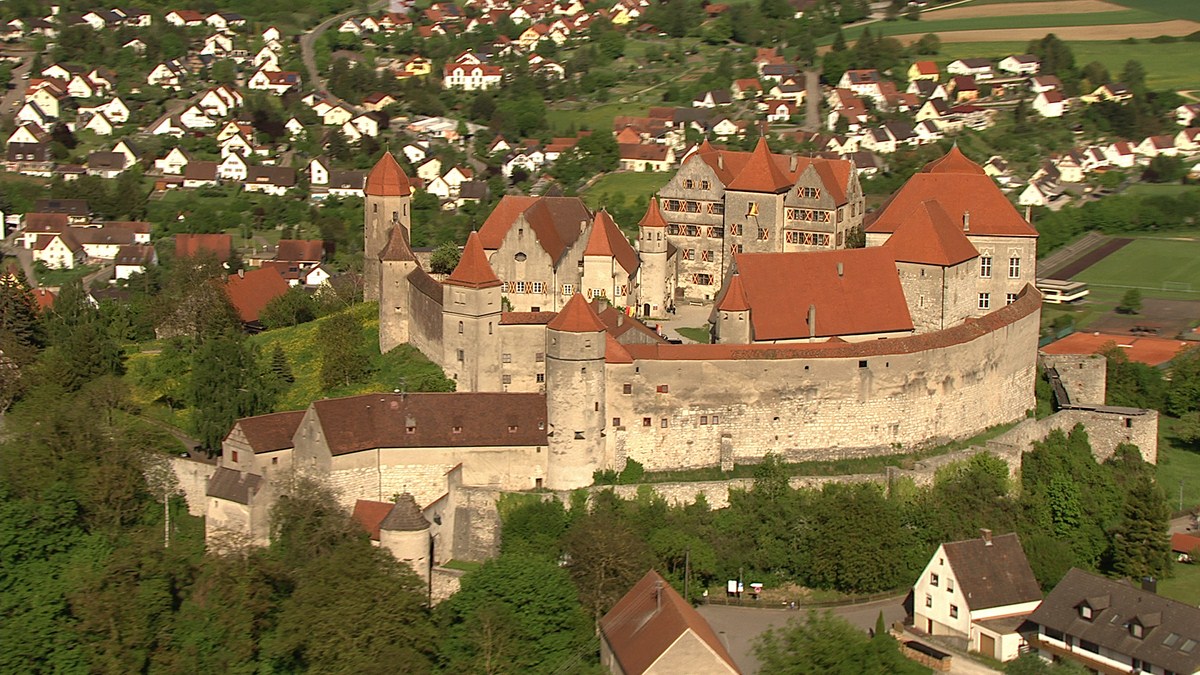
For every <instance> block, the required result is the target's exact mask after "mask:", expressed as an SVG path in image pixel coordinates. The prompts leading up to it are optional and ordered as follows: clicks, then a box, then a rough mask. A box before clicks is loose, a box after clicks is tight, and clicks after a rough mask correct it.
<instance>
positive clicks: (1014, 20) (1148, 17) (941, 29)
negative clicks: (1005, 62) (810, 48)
mask: <svg viewBox="0 0 1200 675" xmlns="http://www.w3.org/2000/svg"><path fill="white" fill-rule="evenodd" d="M1167 18H1169V17H1164V16H1163V15H1161V14H1156V13H1154V12H1148V11H1145V10H1137V9H1125V10H1117V11H1112V12H1095V13H1091V14H1031V15H1013V14H1007V15H1002V16H979V17H974V18H967V19H946V20H938V19H932V20H928V21H926V20H922V21H917V22H913V21H907V20H900V21H879V22H875V23H871V24H867V25H866V26H864V27H862V28H857V29H854V30H850V31H846V33H845V36H846V39H847V40H848V41H851V42H852V41H854V40H856V39H858V36H859V35H861V34H862V31H863V30H864V29H865V28H870V29H871V32H872V33H875V34H879V33H882V34H883V35H885V36H891V37H899V36H902V35H917V36H921V35H924V34H926V33H949V32H958V31H989V30H1009V29H1029V28H1059V27H1063V28H1068V27H1083V26H1109V25H1114V26H1127V25H1128V24H1143V23H1145V24H1153V23H1166V22H1164V19H1167ZM1185 23H1188V24H1191V23H1192V22H1185ZM1196 25H1197V28H1200V24H1196ZM1193 30H1195V29H1193ZM832 39H833V38H832V37H829V38H825V39H824V40H823V41H822V42H823V43H828V42H831V41H832ZM1008 39H1010V40H1011V39H1012V37H1009V38H1008ZM946 41H947V40H946V39H945V38H943V42H946Z"/></svg>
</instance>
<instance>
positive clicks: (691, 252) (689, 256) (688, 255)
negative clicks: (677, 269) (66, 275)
mask: <svg viewBox="0 0 1200 675" xmlns="http://www.w3.org/2000/svg"><path fill="white" fill-rule="evenodd" d="M683 259H684V260H695V259H696V249H694V248H685V249H683Z"/></svg>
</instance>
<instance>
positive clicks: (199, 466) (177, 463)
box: [171, 457, 217, 516]
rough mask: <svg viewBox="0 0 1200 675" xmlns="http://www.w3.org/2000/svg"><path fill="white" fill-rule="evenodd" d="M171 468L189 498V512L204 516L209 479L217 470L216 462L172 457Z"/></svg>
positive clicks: (184, 494)
mask: <svg viewBox="0 0 1200 675" xmlns="http://www.w3.org/2000/svg"><path fill="white" fill-rule="evenodd" d="M171 468H172V469H174V471H175V478H176V479H177V480H179V487H180V489H181V490H182V491H183V496H184V498H185V499H187V505H188V513H189V514H191V515H193V516H203V515H204V514H205V513H206V511H207V510H208V509H207V506H208V500H207V497H206V496H207V492H208V479H209V478H211V477H212V475H213V472H215V471H216V470H217V465H216V464H209V463H207V462H200V461H197V460H194V459H190V458H188V457H172V458H171Z"/></svg>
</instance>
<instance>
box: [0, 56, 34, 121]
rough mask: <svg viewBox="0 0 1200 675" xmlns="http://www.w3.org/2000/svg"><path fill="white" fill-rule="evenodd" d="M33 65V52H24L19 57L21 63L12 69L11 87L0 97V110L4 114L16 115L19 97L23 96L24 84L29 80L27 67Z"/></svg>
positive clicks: (19, 102)
mask: <svg viewBox="0 0 1200 675" xmlns="http://www.w3.org/2000/svg"><path fill="white" fill-rule="evenodd" d="M32 66H33V52H30V53H28V54H26V55H25V56H24V57H22V59H21V64H20V65H19V66H17V67H16V68H13V70H12V80H11V82H12V85H13V87H12V89H9V90H8V91H6V92H4V98H3V99H0V112H2V113H3V114H4V115H5V116H9V115H12V116H16V114H17V110H18V109H19V108H20V106H21V99H22V98H24V96H25V86H26V84H27V83H28V82H29V69H30V67H32Z"/></svg>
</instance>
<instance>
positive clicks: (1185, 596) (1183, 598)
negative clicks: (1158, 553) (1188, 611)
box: [1158, 562, 1200, 607]
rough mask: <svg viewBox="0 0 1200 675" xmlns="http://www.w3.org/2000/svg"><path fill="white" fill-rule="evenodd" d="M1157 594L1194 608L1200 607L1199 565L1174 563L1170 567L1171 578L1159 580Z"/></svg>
mask: <svg viewBox="0 0 1200 675" xmlns="http://www.w3.org/2000/svg"><path fill="white" fill-rule="evenodd" d="M1158 594H1159V595H1161V596H1163V597H1164V598H1171V599H1172V600H1178V601H1180V602H1186V603H1187V604H1189V605H1191V606H1193V607H1195V606H1197V605H1200V565H1197V564H1188V563H1179V562H1177V563H1175V564H1173V565H1172V566H1171V577H1169V578H1167V579H1160V580H1159V582H1158Z"/></svg>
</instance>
